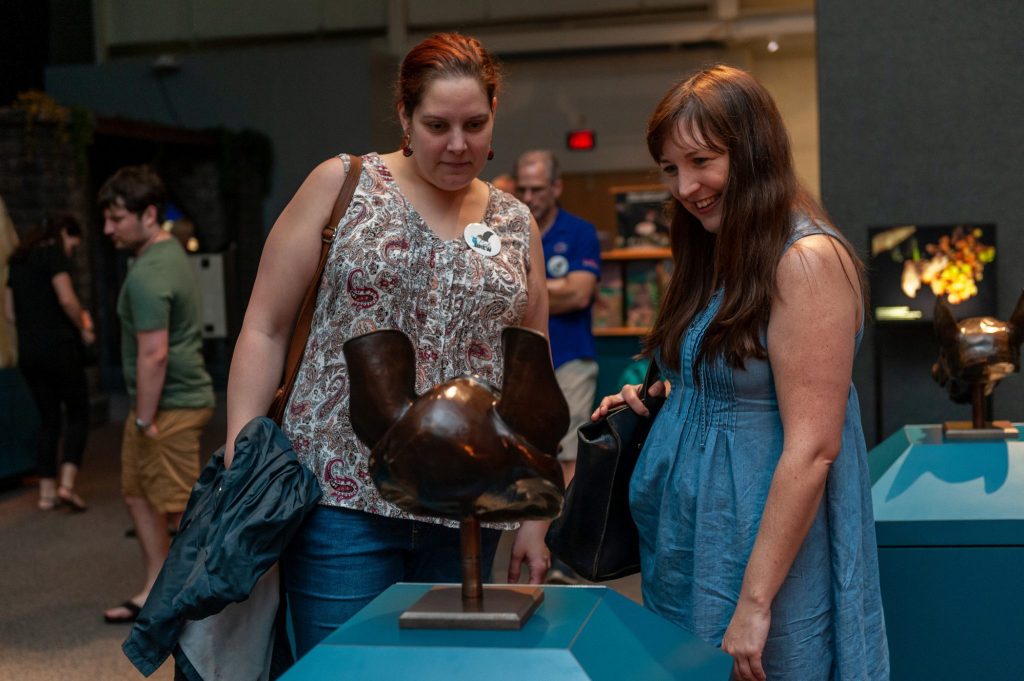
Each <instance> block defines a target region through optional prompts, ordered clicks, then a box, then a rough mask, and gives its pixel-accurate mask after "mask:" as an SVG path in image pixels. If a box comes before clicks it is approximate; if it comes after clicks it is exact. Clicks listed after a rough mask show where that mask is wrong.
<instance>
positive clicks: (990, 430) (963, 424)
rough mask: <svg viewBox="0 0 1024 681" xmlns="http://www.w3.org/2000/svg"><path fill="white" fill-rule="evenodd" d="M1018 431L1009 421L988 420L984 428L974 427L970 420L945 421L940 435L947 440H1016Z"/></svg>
mask: <svg viewBox="0 0 1024 681" xmlns="http://www.w3.org/2000/svg"><path fill="white" fill-rule="evenodd" d="M1019 434H1020V432H1019V431H1018V430H1017V428H1016V427H1015V426H1014V425H1013V424H1012V423H1010V422H1009V421H989V422H988V423H986V424H985V427H984V428H974V427H972V426H971V422H970V421H946V422H945V423H944V424H942V435H943V437H945V438H946V439H947V440H969V441H978V440H1016V439H1017V436H1018V435H1019Z"/></svg>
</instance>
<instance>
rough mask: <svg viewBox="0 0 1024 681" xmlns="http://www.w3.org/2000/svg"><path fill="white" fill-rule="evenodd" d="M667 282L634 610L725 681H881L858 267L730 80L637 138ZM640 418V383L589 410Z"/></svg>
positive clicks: (765, 119) (778, 122)
mask: <svg viewBox="0 0 1024 681" xmlns="http://www.w3.org/2000/svg"><path fill="white" fill-rule="evenodd" d="M647 143H648V148H649V150H650V152H651V155H652V156H653V157H654V159H655V161H657V163H658V164H659V166H660V168H661V174H662V178H663V181H664V183H665V186H666V187H667V188H668V190H669V191H670V193H671V195H672V198H673V200H672V210H673V213H674V214H673V216H672V253H673V258H674V268H673V276H672V280H671V283H670V284H669V286H668V288H667V291H666V293H665V296H664V300H663V302H662V305H661V312H660V314H659V317H658V319H657V322H656V323H655V326H654V328H653V329H652V331H651V333H650V334H649V336H648V337H647V338H646V341H645V350H646V354H648V355H649V356H652V357H654V358H655V359H656V360H657V361H658V362H659V365H660V366H661V369H662V376H663V378H665V379H666V381H667V383H668V385H665V384H656V385H655V386H654V387H653V388H652V392H654V393H655V394H657V393H658V392H660V391H664V390H668V392H669V394H668V399H667V401H666V403H665V406H664V407H663V408H662V410H661V412H660V414H659V415H658V417H657V419H656V421H655V423H654V426H653V428H652V430H651V433H650V435H649V437H648V439H647V442H646V444H645V447H644V450H643V453H642V454H641V457H640V461H639V463H638V464H637V468H636V471H635V473H634V476H633V480H632V485H631V490H630V505H631V509H632V512H633V517H634V519H635V520H636V523H637V527H638V528H639V531H640V544H641V546H640V551H641V565H642V576H643V596H644V604H645V606H646V607H648V608H650V609H652V610H654V611H655V612H657V613H659V614H661V615H662V616H664V617H666V618H667V619H669V620H672V621H674V622H676V623H678V624H679V625H681V626H682V627H684V628H686V629H687V630H689V631H692V632H694V633H695V634H697V635H698V636H700V637H702V638H703V639H705V640H707V641H709V642H710V643H713V644H715V645H720V646H721V647H722V649H723V650H725V651H726V652H727V653H729V654H730V655H732V657H733V659H734V664H733V676H734V677H735V678H737V679H743V680H744V681H746V680H755V679H756V680H759V681H761V680H764V679H769V680H771V681H778V680H782V679H786V680H794V681H796V680H799V681H811V680H815V679H822V680H825V679H836V680H845V679H857V680H858V681H862V680H867V679H870V680H875V679H887V678H888V676H889V661H888V649H887V646H886V637H885V623H884V619H883V616H882V604H881V597H880V593H879V586H878V563H877V554H876V545H875V534H874V521H873V518H872V512H871V496H870V489H869V486H870V482H869V477H868V470H867V458H866V448H865V444H864V436H863V433H862V430H861V425H860V411H859V406H858V402H857V394H856V391H855V390H854V387H853V385H852V383H851V373H852V368H853V358H854V354H855V353H856V350H857V347H858V345H859V343H860V338H861V332H862V326H863V310H864V290H863V289H864V283H863V278H862V272H863V266H862V264H861V262H860V261H859V260H858V258H857V255H856V254H855V252H854V249H853V247H852V246H851V245H850V243H849V242H848V241H847V240H846V239H845V238H844V237H843V236H842V235H841V234H840V233H839V231H838V230H837V229H836V228H835V227H834V226H833V225H832V224H831V223H830V222H829V220H828V218H827V217H826V215H825V213H824V211H823V210H822V209H821V207H820V206H819V205H818V204H817V203H816V202H815V201H814V200H813V199H812V198H811V197H810V195H809V194H808V193H807V192H806V191H805V190H804V189H803V188H802V187H801V186H800V185H799V183H798V181H797V180H796V176H795V174H794V170H793V162H792V155H791V151H790V145H789V138H788V136H787V133H786V129H785V126H784V124H783V122H782V118H781V116H780V115H779V112H778V109H777V108H776V106H775V104H774V102H773V101H772V98H771V96H770V95H769V94H768V92H767V91H766V90H765V89H764V87H763V86H762V85H760V84H759V83H758V82H757V81H756V80H755V79H754V78H753V77H752V76H750V74H748V73H746V72H744V71H741V70H738V69H735V68H731V67H727V66H715V67H712V68H709V69H706V70H704V71H701V72H699V73H697V74H695V75H694V76H692V77H690V78H688V79H686V80H684V81H682V82H681V83H679V84H677V85H675V86H674V87H672V89H670V90H669V91H668V93H667V94H666V95H665V97H664V98H663V99H662V101H661V102H660V103H659V104H658V106H657V108H656V109H655V111H654V113H653V114H652V116H651V120H650V122H649V123H648V128H647ZM622 403H627V404H629V405H630V406H632V407H633V408H634V409H636V410H637V411H639V412H641V413H643V412H644V411H645V409H644V407H643V405H642V403H641V402H640V401H639V399H638V397H637V386H632V385H628V386H625V387H624V388H623V389H622V391H621V392H620V393H619V394H617V395H613V396H609V397H606V398H604V400H602V402H601V404H600V406H599V407H598V409H597V411H596V412H595V414H594V418H595V419H596V418H599V417H600V416H602V415H604V414H605V413H607V411H608V410H609V409H611V408H614V407H616V406H618V405H620V404H622Z"/></svg>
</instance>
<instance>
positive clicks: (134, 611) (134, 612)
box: [103, 600, 142, 624]
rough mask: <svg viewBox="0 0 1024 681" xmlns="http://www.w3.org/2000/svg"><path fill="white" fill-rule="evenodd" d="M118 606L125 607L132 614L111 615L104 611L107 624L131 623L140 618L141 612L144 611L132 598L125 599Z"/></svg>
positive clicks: (104, 619)
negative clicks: (124, 615)
mask: <svg viewBox="0 0 1024 681" xmlns="http://www.w3.org/2000/svg"><path fill="white" fill-rule="evenodd" d="M117 607H119V608H124V609H125V610H127V611H128V612H129V613H130V614H129V615H128V616H126V617H111V616H110V615H108V614H106V613H103V621H104V622H106V623H107V624H131V623H132V622H134V621H135V620H136V619H138V617H139V613H140V612H142V608H141V607H140V606H138V605H135V604H134V603H132V602H131V601H130V600H128V601H125V602H124V603H122V604H121V605H119V606H117Z"/></svg>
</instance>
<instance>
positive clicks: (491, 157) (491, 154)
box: [487, 149, 494, 161]
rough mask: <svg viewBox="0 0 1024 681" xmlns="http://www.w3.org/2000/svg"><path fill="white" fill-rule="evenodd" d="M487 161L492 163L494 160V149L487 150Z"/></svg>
mask: <svg viewBox="0 0 1024 681" xmlns="http://www.w3.org/2000/svg"><path fill="white" fill-rule="evenodd" d="M487 160H488V161H493V160H494V149H488V150H487Z"/></svg>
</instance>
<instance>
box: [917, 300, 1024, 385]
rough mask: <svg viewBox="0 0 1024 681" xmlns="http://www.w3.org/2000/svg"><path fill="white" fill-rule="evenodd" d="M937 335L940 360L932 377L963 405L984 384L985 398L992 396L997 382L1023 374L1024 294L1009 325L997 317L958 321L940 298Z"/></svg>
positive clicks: (934, 366) (937, 314)
mask: <svg viewBox="0 0 1024 681" xmlns="http://www.w3.org/2000/svg"><path fill="white" fill-rule="evenodd" d="M935 333H936V335H937V336H938V339H939V361H938V362H936V363H935V364H934V365H933V366H932V378H934V379H935V381H936V382H937V383H938V384H939V385H942V386H945V387H946V389H947V390H948V391H949V396H950V398H951V399H952V400H953V401H954V402H957V403H960V404H963V403H967V402H970V401H971V392H972V390H971V388H972V386H974V385H978V384H981V385H983V386H984V391H985V395H990V394H992V391H993V389H994V388H995V386H996V383H998V382H999V381H1001V380H1002V379H1003V378H1005V377H1006V376H1007V375H1009V374H1011V373H1013V372H1016V371H1020V344H1021V341H1022V340H1024V292H1022V293H1021V296H1020V298H1018V299H1017V307H1016V308H1015V309H1014V311H1013V314H1012V315H1011V316H1010V319H1009V321H1005V322H1003V321H1000V320H998V319H996V318H995V317H970V318H968V319H963V320H961V321H959V322H957V321H956V320H955V319H954V318H953V313H952V312H951V311H950V309H949V306H948V305H947V304H946V302H945V301H944V300H943V299H942V298H941V297H940V298H938V300H936V302H935Z"/></svg>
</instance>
